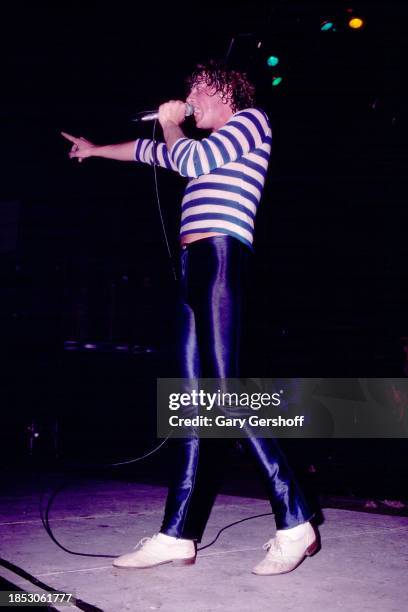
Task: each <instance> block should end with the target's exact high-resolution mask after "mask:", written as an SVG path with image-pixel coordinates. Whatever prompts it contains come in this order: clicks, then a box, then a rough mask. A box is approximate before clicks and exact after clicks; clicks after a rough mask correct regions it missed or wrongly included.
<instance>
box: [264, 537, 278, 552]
mask: <svg viewBox="0 0 408 612" xmlns="http://www.w3.org/2000/svg"><path fill="white" fill-rule="evenodd" d="M262 548H263V549H264V550H268V551H269V550H272V551H276V552H279V553H280V554H282V548H281V544H280V542H279V540H278V538H271V539H270V540H268V541H267V542H265V544H263V545H262Z"/></svg>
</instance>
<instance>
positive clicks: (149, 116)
mask: <svg viewBox="0 0 408 612" xmlns="http://www.w3.org/2000/svg"><path fill="white" fill-rule="evenodd" d="M193 113H194V106H192V105H191V104H189V103H188V102H186V110H185V116H186V117H190V116H191V115H192V114H193ZM158 116H159V113H158V111H151V112H148V113H143V112H141V113H138V114H137V115H136V116H135V117H134V118H133V119H132V121H154V120H155V119H157V118H158Z"/></svg>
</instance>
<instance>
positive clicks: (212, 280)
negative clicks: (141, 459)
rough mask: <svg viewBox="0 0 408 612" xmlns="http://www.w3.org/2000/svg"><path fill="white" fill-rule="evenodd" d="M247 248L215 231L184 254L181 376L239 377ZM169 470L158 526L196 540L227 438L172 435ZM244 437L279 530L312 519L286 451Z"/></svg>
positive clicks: (269, 441) (207, 512) (214, 489)
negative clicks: (262, 480) (287, 459)
mask: <svg viewBox="0 0 408 612" xmlns="http://www.w3.org/2000/svg"><path fill="white" fill-rule="evenodd" d="M249 257H250V251H249V249H248V248H247V247H246V246H245V245H244V244H243V243H241V242H240V241H239V240H237V239H235V238H233V237H231V236H227V235H222V236H221V235H220V236H213V237H210V238H205V239H203V240H198V241H196V242H193V243H192V244H190V245H188V246H187V247H186V248H184V249H183V250H182V253H181V279H180V283H181V304H180V339H179V362H180V377H181V378H189V379H195V378H199V377H202V378H237V377H238V376H239V373H238V367H239V344H240V328H241V302H242V297H243V296H242V293H243V289H244V279H245V274H246V268H247V264H248V258H249ZM170 442H171V445H172V453H173V455H172V468H173V475H172V481H171V484H170V488H169V492H168V496H167V502H166V508H165V513H164V519H163V524H162V527H161V530H160V531H161V532H162V533H165V534H167V535H170V536H174V537H178V538H186V539H191V540H197V541H198V542H200V541H201V537H202V534H203V532H204V528H205V525H206V522H207V520H208V517H209V515H210V512H211V507H212V505H213V502H214V499H215V496H216V494H217V488H218V484H219V475H220V474H221V472H222V470H221V468H222V466H223V465H224V464H225V455H226V452H227V451H228V447H229V446H230V445H231V441H230V440H224V439H210V438H199V437H191V438H182V439H170ZM242 442H243V443H244V444H245V445H247V446H248V447H249V449H250V451H251V453H252V454H253V456H254V458H255V460H256V462H257V464H258V466H259V468H260V470H261V472H262V474H263V476H264V479H265V482H266V487H267V492H268V497H269V500H270V503H271V506H272V510H273V512H274V515H275V521H276V526H277V529H288V528H290V527H295V526H296V525H299V524H300V523H304V522H305V521H307V520H309V518H310V517H311V511H310V510H309V508H308V505H307V503H306V500H305V499H304V497H303V495H302V493H301V491H300V489H299V487H298V485H297V483H296V481H295V479H294V477H293V474H292V472H291V470H290V468H289V466H288V464H287V462H286V459H285V456H284V454H283V453H282V451H281V450H280V448H279V445H278V443H277V441H276V440H274V439H269V438H268V439H263V438H256V437H253V436H251V435H249V436H248V437H247V438H245V439H243V440H242Z"/></svg>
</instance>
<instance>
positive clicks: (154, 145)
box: [152, 119, 177, 281]
mask: <svg viewBox="0 0 408 612" xmlns="http://www.w3.org/2000/svg"><path fill="white" fill-rule="evenodd" d="M156 126H157V119H155V120H154V122H153V134H152V141H153V176H154V187H155V192H156V203H157V209H158V211H159V217H160V222H161V226H162V230H163V236H164V241H165V243H166V248H167V253H168V256H169V260H170V266H171V270H172V273H173V276H174V280H175V281H177V273H176V268H175V265H174V257H173V254H172V252H171V249H170V244H169V240H168V237H167V231H166V226H165V223H164V218H163V212H162V207H161V204H160V195H159V183H158V180H157V166H158V163H157V158H156V142H157V141H156Z"/></svg>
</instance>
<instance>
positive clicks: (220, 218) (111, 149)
mask: <svg viewBox="0 0 408 612" xmlns="http://www.w3.org/2000/svg"><path fill="white" fill-rule="evenodd" d="M187 86H188V95H187V98H186V101H181V100H176V101H174V100H171V101H169V102H166V103H165V104H162V105H161V106H160V108H159V110H158V120H159V122H160V125H161V127H162V130H163V137H164V142H159V143H154V142H153V141H152V140H148V139H137V140H136V141H132V142H127V143H121V144H116V145H107V146H97V145H95V144H93V143H91V142H90V141H88V140H86V139H85V138H82V137H80V138H76V137H74V136H71V135H70V134H66V133H62V134H63V136H64V137H65V138H67V139H68V140H70V141H71V142H72V148H71V151H70V153H69V156H70V158H72V159H77V160H78V161H79V162H81V161H82V160H84V159H85V158H88V157H91V156H99V157H106V158H110V159H117V160H124V161H132V160H136V161H137V162H143V163H147V164H153V163H157V164H159V165H160V166H162V167H164V168H168V169H171V170H174V171H175V172H178V173H179V174H181V175H182V176H184V177H187V178H188V179H189V180H188V183H187V187H186V189H185V192H184V197H183V200H182V204H181V223H180V244H181V249H180V250H181V253H180V270H181V279H180V289H181V294H182V304H181V308H180V310H181V312H180V318H181V330H180V342H179V363H180V377H181V378H189V379H196V378H199V377H203V378H236V377H238V376H239V345H240V328H241V303H242V298H243V293H244V278H245V273H246V269H247V264H248V260H249V258H250V257H251V252H252V250H253V247H252V245H253V236H254V227H255V219H256V212H257V207H258V204H259V201H260V198H261V195H262V190H263V186H264V182H265V176H266V173H267V168H268V162H269V156H270V151H271V143H272V135H271V127H270V123H269V119H268V117H267V115H266V114H265V112H263V111H262V110H260V109H258V108H256V107H255V103H254V94H255V90H254V86H253V85H252V83H250V81H249V80H248V78H247V76H246V74H244V73H242V72H239V71H235V70H231V69H229V68H228V67H226V66H225V65H223V64H220V63H217V62H209V63H208V64H200V65H198V66H197V68H196V70H195V71H194V72H193V74H192V75H191V76H190V77H189V78H188V80H187ZM186 103H187V104H189V105H191V107H192V108H193V110H194V119H195V123H196V126H197V128H201V129H205V130H210V131H211V133H210V135H209V136H208V137H206V138H203V139H202V140H192V139H190V138H187V137H186V136H185V134H184V132H183V130H182V127H181V126H182V124H183V122H184V120H185V117H186V114H188V113H187V112H186V111H187V110H188V109H187V108H186ZM171 442H172V445H173V453H174V459H173V466H172V467H173V478H172V482H171V485H170V487H169V492H168V496H167V502H166V507H165V511H164V518H163V522H162V525H161V529H160V532H159V533H157V534H155V535H153V536H152V537H151V538H143V539H142V540H141V542H140V543H139V545H138V546H139V548H138V550H136V551H134V552H131V553H128V554H124V555H122V556H121V557H118V558H117V559H115V561H114V563H113V565H114V566H115V567H120V568H147V567H153V566H156V565H160V564H162V563H169V562H173V563H175V564H178V565H188V564H192V563H194V562H195V560H196V543H197V542H200V541H201V538H202V534H203V532H204V528H205V525H206V522H207V519H208V516H209V514H210V511H211V507H212V504H213V501H214V498H215V495H216V484H217V475H218V473H219V472H220V468H221V466H222V464H223V461H224V459H223V451H224V442H225V441H224V440H212V439H200V438H199V437H191V438H188V439H177V440H176V439H174V440H171ZM243 442H244V443H245V444H247V446H248V447H249V449H250V451H251V452H252V454H253V455H254V457H255V459H256V461H257V464H258V465H259V468H260V470H261V472H262V473H263V475H264V477H265V481H266V483H267V492H268V497H269V500H270V503H271V506H272V509H273V512H274V516H275V522H276V528H277V531H276V534H275V537H274V538H271V539H270V540H268V542H266V544H265V545H264V548H265V549H266V550H267V551H268V552H267V554H266V557H265V558H264V559H263V560H261V561H260V562H259V563H258V564H257V565H256V566H255V567H254V568H253V570H252V571H253V573H255V574H258V575H272V574H281V573H286V572H290V571H292V570H293V569H295V568H296V567H297V566H298V565H299V564H300V563H301V562H302V561H303V560H304V559H305V557H306V556H309V555H311V554H313V553H314V552H316V551H317V549H318V538H317V533H316V531H315V529H314V527H313V526H312V525H311V523H310V522H309V521H310V519H311V517H312V513H311V511H310V509H309V507H308V505H307V502H306V500H305V498H304V496H303V494H302V492H301V490H300V489H299V486H298V484H297V482H296V481H295V479H294V476H293V474H292V472H291V470H290V467H289V466H288V464H287V462H286V459H285V457H284V455H283V453H282V451H281V450H280V448H279V445H278V443H277V441H276V440H273V439H260V438H256V437H254V436H251V435H249V436H248V437H247V438H246V439H245V440H243Z"/></svg>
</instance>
